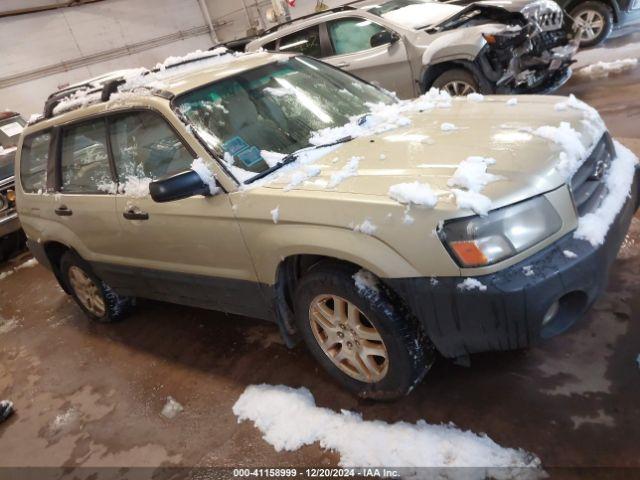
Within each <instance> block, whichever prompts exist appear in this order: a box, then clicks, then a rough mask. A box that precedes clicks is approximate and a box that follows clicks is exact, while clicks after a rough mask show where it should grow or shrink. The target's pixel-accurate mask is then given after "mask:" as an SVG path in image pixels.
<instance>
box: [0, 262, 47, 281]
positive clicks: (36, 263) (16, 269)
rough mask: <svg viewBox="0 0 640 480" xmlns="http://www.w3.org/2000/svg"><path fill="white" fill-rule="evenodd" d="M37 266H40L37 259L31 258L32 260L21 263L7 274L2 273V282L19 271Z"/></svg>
mask: <svg viewBox="0 0 640 480" xmlns="http://www.w3.org/2000/svg"><path fill="white" fill-rule="evenodd" d="M36 265H38V260H36V259H35V258H31V259H29V260H27V261H26V262H23V263H21V264H20V265H18V266H17V267H14V268H12V269H11V270H7V271H6V272H1V273H0V280H4V279H5V278H7V277H8V276H10V275H13V274H14V273H15V272H17V271H19V270H22V269H24V268H33V267H35V266H36Z"/></svg>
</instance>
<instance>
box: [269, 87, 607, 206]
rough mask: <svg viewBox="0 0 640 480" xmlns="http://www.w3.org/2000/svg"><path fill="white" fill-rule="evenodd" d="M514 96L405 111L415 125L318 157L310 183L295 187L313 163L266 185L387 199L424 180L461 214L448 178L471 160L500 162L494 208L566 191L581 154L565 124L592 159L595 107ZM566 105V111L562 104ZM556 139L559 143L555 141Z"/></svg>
mask: <svg viewBox="0 0 640 480" xmlns="http://www.w3.org/2000/svg"><path fill="white" fill-rule="evenodd" d="M508 99H509V97H503V96H488V97H484V101H481V102H474V101H471V100H469V99H466V98H457V99H454V100H453V101H452V102H451V107H449V108H434V109H432V110H428V111H424V112H422V113H412V114H406V116H407V117H408V118H409V119H410V120H411V122H410V124H409V125H407V126H405V127H401V128H396V129H393V130H389V131H387V132H384V133H381V134H377V135H372V136H365V137H359V138H356V139H354V140H351V141H349V142H347V143H344V144H341V145H340V146H338V147H336V148H335V149H334V150H332V151H331V152H330V153H328V154H325V155H324V156H322V157H321V158H319V159H318V160H316V161H315V162H314V164H313V170H314V171H313V175H315V174H317V175H315V176H312V177H310V178H308V179H307V180H306V181H304V182H301V183H299V184H298V185H296V186H294V187H292V186H291V183H292V178H295V176H296V175H298V176H299V175H300V171H304V169H307V171H308V169H309V165H307V166H302V167H300V168H299V169H298V170H296V169H293V170H292V171H290V172H287V173H285V174H283V175H281V176H280V177H279V178H276V179H274V180H273V181H271V182H269V183H268V184H266V185H265V186H266V187H268V188H282V189H285V190H287V193H288V194H292V193H294V192H295V190H306V191H311V190H313V191H319V192H320V191H326V192H327V194H329V192H341V193H349V194H358V195H375V196H384V197H387V196H388V191H389V187H391V186H392V185H394V184H398V183H408V182H415V181H419V182H421V183H428V184H429V185H430V186H431V188H432V190H434V191H435V192H436V193H437V194H438V196H439V201H438V206H437V208H444V209H451V210H454V209H457V207H456V205H455V199H454V198H453V196H452V195H451V187H449V186H448V185H447V181H448V180H449V179H450V178H451V176H452V175H453V174H454V172H455V170H456V169H457V168H458V166H459V164H460V162H462V161H463V160H465V159H467V158H468V157H472V156H481V157H490V158H493V159H495V163H493V164H491V165H490V166H489V167H488V169H487V172H488V173H491V174H494V175H498V176H500V177H501V178H500V179H499V180H497V181H494V182H492V183H489V184H488V185H486V186H485V187H484V189H482V191H481V193H482V194H483V195H485V196H487V197H489V198H490V199H491V200H492V204H493V207H494V208H497V207H500V206H503V205H507V204H510V203H514V202H517V201H520V200H523V199H525V198H529V197H532V196H534V195H538V194H541V193H544V192H547V191H550V190H553V189H555V188H557V187H559V186H561V185H562V184H563V183H565V182H566V181H567V175H568V174H567V169H566V160H565V168H564V169H563V167H562V162H561V159H562V156H563V155H564V153H562V152H563V151H564V150H566V149H567V148H570V149H572V150H573V151H575V150H576V145H575V144H574V145H573V146H572V145H571V144H570V143H569V144H566V143H563V137H562V132H560V131H558V130H559V129H558V127H559V126H560V124H561V122H567V123H568V124H570V126H571V127H572V128H573V129H575V130H576V131H577V132H579V134H580V135H579V136H578V138H579V140H576V141H578V142H579V143H581V145H582V146H581V147H580V146H578V147H579V148H578V150H580V149H581V150H583V155H584V157H586V154H585V153H584V152H588V151H590V150H591V149H592V147H593V146H594V145H595V143H596V142H597V141H598V140H599V138H600V137H601V135H602V133H603V124H602V123H601V121H600V119H599V116H597V115H596V116H595V117H594V116H593V115H594V113H593V112H594V111H593V110H590V111H586V110H585V109H589V108H590V107H586V106H584V104H582V105H583V107H580V108H578V106H574V107H567V103H570V102H567V101H566V99H565V98H563V97H551V96H545V97H543V96H521V97H519V98H518V103H517V104H516V105H510V104H508V103H507V101H508ZM511 103H513V102H511ZM559 103H563V104H564V108H562V107H557V106H556V105H557V104H559ZM575 105H578V104H575ZM449 124H450V125H449ZM452 125H453V127H452ZM540 127H546V128H544V129H542V130H543V131H544V132H542V133H541V131H537V132H536V130H537V129H539V128H540ZM565 127H568V125H565ZM556 134H557V135H556ZM554 135H555V136H556V137H557V138H556V139H555V140H550V139H549V138H553V137H554ZM574 138H575V137H574ZM565 140H566V138H565ZM353 157H359V160H358V161H357V174H355V175H353V176H345V177H346V178H344V179H343V180H342V181H341V182H339V183H338V184H337V185H336V186H335V187H333V188H329V184H330V182H331V181H332V177H333V180H334V181H335V178H336V176H338V177H340V176H341V173H343V172H345V171H347V170H348V166H349V165H348V164H349V162H350V161H351V160H352V158H353ZM583 159H584V158H583ZM351 166H353V162H351ZM317 167H319V168H317ZM318 170H319V173H318ZM298 178H299V177H298Z"/></svg>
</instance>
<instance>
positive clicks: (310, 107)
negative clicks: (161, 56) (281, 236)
mask: <svg viewBox="0 0 640 480" xmlns="http://www.w3.org/2000/svg"><path fill="white" fill-rule="evenodd" d="M395 101H396V100H395V98H394V97H393V96H391V95H390V94H388V93H385V92H384V91H382V90H379V89H377V88H376V87H373V86H371V85H369V84H367V83H364V82H362V81H360V80H357V79H356V78H354V77H352V76H350V75H347V74H346V73H343V72H341V71H339V70H337V69H335V68H332V67H329V66H327V65H325V64H323V63H321V62H317V61H315V60H313V59H311V58H308V57H293V58H290V59H288V60H286V61H278V62H276V63H271V64H268V65H264V66H262V67H258V68H255V69H252V70H248V71H245V72H242V73H239V74H237V75H233V76H231V77H229V78H225V79H224V80H221V81H218V82H215V83H212V84H210V85H207V86H204V87H202V88H199V89H197V90H194V91H192V92H189V93H187V94H184V95H182V96H181V97H178V99H177V100H176V102H175V104H176V107H177V108H178V110H179V111H180V113H181V114H182V115H183V116H184V117H186V120H187V121H188V122H189V123H190V124H191V125H192V126H193V127H194V129H195V131H196V134H197V135H198V136H199V137H200V139H201V140H202V141H204V142H205V143H207V146H208V147H209V148H211V149H213V150H214V151H216V152H217V153H218V154H219V155H220V156H223V155H224V158H225V162H226V163H227V164H228V166H229V167H232V168H230V170H231V171H232V173H233V174H234V175H235V176H236V177H237V178H238V179H239V180H241V181H245V180H249V179H250V178H251V177H253V176H255V175H257V174H260V173H261V172H264V171H266V170H268V169H270V168H273V167H275V166H277V165H278V164H279V163H281V162H282V160H283V158H284V156H286V155H289V154H292V153H294V152H296V151H298V150H300V149H302V148H305V147H309V146H310V143H309V138H310V137H311V134H312V133H313V132H315V131H317V130H321V129H323V128H328V127H339V126H342V125H344V124H346V123H348V122H349V119H350V117H353V116H357V115H362V114H364V113H367V112H368V111H369V107H368V105H370V104H379V103H385V104H389V103H392V102H395Z"/></svg>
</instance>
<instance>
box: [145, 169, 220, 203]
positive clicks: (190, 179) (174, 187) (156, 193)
mask: <svg viewBox="0 0 640 480" xmlns="http://www.w3.org/2000/svg"><path fill="white" fill-rule="evenodd" d="M149 192H150V193H151V198H153V200H154V201H155V202H159V203H163V202H173V201H175V200H182V199H183V198H189V197H193V196H195V195H211V191H210V190H209V186H208V185H207V184H205V183H204V182H203V181H202V179H201V178H200V175H198V174H197V173H196V172H194V171H193V170H185V171H184V172H180V173H177V174H175V175H173V176H171V177H168V178H163V179H160V180H156V181H155V182H151V183H150V184H149Z"/></svg>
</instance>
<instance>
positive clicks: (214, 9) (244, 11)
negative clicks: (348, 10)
mask: <svg viewBox="0 0 640 480" xmlns="http://www.w3.org/2000/svg"><path fill="white" fill-rule="evenodd" d="M206 2H207V6H208V8H209V12H210V13H211V18H212V19H213V22H214V27H215V29H216V34H217V35H218V37H219V38H220V40H221V41H228V40H234V39H236V38H242V37H245V36H247V30H248V29H249V28H250V27H251V26H252V25H251V24H250V23H249V20H248V19H249V18H250V19H251V21H252V23H253V25H254V26H257V27H262V28H265V27H266V28H269V27H271V26H272V25H273V24H272V23H269V22H267V20H266V18H267V16H266V15H267V10H268V9H269V8H271V0H206ZM346 2H347V0H324V3H325V4H326V5H327V6H329V7H336V6H338V5H342V4H344V3H346ZM316 3H317V2H316V0H296V6H295V7H291V8H290V12H291V17H292V18H296V17H300V16H302V15H307V14H309V13H313V12H314V9H315V6H316Z"/></svg>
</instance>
